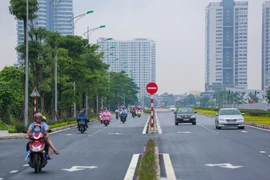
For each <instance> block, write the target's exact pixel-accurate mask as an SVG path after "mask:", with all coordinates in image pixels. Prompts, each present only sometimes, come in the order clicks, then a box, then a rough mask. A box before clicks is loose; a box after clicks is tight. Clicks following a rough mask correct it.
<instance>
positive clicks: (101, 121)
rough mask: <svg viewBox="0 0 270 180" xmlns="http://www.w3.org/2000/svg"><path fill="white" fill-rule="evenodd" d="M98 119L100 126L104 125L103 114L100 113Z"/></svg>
mask: <svg viewBox="0 0 270 180" xmlns="http://www.w3.org/2000/svg"><path fill="white" fill-rule="evenodd" d="M98 119H99V120H100V124H102V123H103V120H102V113H99V115H98Z"/></svg>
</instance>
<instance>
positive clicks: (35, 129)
mask: <svg viewBox="0 0 270 180" xmlns="http://www.w3.org/2000/svg"><path fill="white" fill-rule="evenodd" d="M36 126H38V127H39V128H36ZM40 131H41V125H40V124H39V123H35V124H34V132H40Z"/></svg>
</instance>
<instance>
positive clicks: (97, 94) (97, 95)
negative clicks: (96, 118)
mask: <svg viewBox="0 0 270 180" xmlns="http://www.w3.org/2000/svg"><path fill="white" fill-rule="evenodd" d="M96 100H97V107H96V108H97V113H98V94H97V97H96Z"/></svg>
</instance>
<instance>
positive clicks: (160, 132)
mask: <svg viewBox="0 0 270 180" xmlns="http://www.w3.org/2000/svg"><path fill="white" fill-rule="evenodd" d="M155 117H156V122H157V130H158V134H162V130H161V127H160V125H159V121H158V115H157V112H155Z"/></svg>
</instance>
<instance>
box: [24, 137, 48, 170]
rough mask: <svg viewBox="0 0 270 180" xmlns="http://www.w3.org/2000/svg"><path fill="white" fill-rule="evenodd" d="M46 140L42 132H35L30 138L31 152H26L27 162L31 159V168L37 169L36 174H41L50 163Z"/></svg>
mask: <svg viewBox="0 0 270 180" xmlns="http://www.w3.org/2000/svg"><path fill="white" fill-rule="evenodd" d="M44 139H45V136H44V134H42V133H41V132H35V133H33V134H32V135H31V136H30V143H29V150H28V151H27V152H26V157H25V160H27V159H29V158H30V161H29V166H30V167H31V168H34V169H35V173H39V172H41V169H42V168H44V167H45V166H46V165H47V162H48V155H47V153H46V152H45V142H44Z"/></svg>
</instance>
